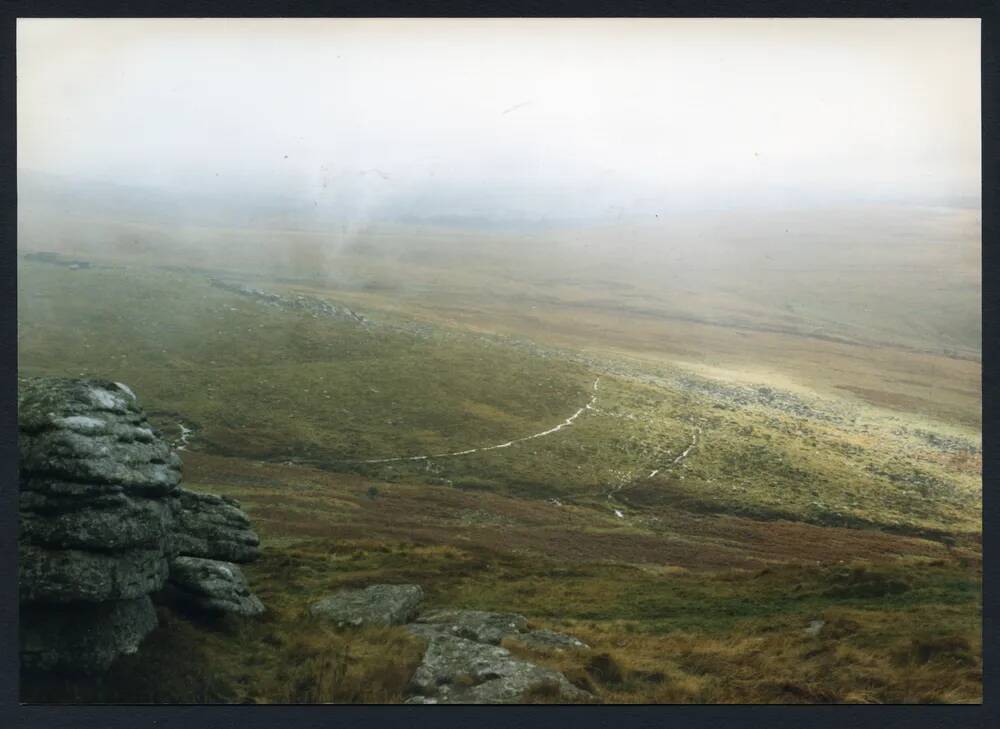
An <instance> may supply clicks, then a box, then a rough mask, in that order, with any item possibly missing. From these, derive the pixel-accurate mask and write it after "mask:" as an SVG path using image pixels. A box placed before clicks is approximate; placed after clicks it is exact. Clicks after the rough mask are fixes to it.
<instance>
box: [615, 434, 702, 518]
mask: <svg viewBox="0 0 1000 729" xmlns="http://www.w3.org/2000/svg"><path fill="white" fill-rule="evenodd" d="M701 433H702V430H701V426H698V425H696V426H694V430H693V431H691V442H690V443H689V444H688V447H687V448H685V449H684V451H683V452H682V453H681V454H680V455H679V456H677V457H676V458H675V459H674V460H672V461H671V462H670V463H668V464H667V465H666V466H661V467H660V468H654V469H653V470H652V471H651V472H650V474H649V475H648V476H646V477H645V478H643V479H641V480H643V481H648V480H649V479H651V478H653V477H654V476H656V474H658V473H666V472H667V471H669V470H670V469H672V468H673V467H674V466H678V465H680V464H681V463H683V462H684V459H686V458H687V457H688V456H689V455H690V454H691V451H692V449H694V447H695V446H696V445H698V436H699V435H701ZM639 480H640V479H634V480H632V481H623V482H621V483H619V484H617V485H616V486H612V487H611V488H610V489H609V490H608V493H607V500H608V501H609V502H612V501H614V500H615V498H616V497H617V495H618V493H619V492H620V491H624V490H625V489H628V488H631V487H632V486H634V485H635V484H636V483H637V482H638V481H639ZM612 511H614V513H615V516H617V517H618V518H619V519H624V518H625V515H624V514H623V513H622V512H621V510H620V509H615V508H614V507H612Z"/></svg>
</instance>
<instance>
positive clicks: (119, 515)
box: [18, 378, 259, 672]
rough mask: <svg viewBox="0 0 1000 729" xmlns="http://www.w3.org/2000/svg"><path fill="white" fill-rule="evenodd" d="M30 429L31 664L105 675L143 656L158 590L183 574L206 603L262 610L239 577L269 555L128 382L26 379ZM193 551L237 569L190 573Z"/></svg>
mask: <svg viewBox="0 0 1000 729" xmlns="http://www.w3.org/2000/svg"><path fill="white" fill-rule="evenodd" d="M18 428H19V435H20V442H19V451H20V459H19V460H20V463H19V469H20V472H19V483H20V499H19V506H20V520H21V530H20V536H19V540H18V552H19V595H18V597H19V602H20V606H21V611H20V616H21V658H22V665H23V666H24V667H25V668H28V669H34V670H60V671H84V672H97V671H101V670H103V669H105V668H107V667H108V666H109V665H110V664H111V662H112V661H113V660H114V659H115V658H116V657H117V656H118V655H120V654H122V653H130V652H133V651H134V650H136V649H137V647H138V645H139V643H140V642H141V640H142V639H143V637H144V636H145V635H146V634H147V633H148V632H149V631H150V630H152V629H153V628H154V627H155V626H156V613H155V609H154V607H153V604H152V601H151V596H152V595H153V594H155V593H158V592H159V591H160V590H161V589H162V588H163V587H164V585H165V584H166V583H167V581H168V579H170V577H171V573H172V571H174V570H176V574H177V575H178V577H177V582H178V583H179V584H180V585H181V586H182V588H181V589H180V591H181V592H182V594H183V593H184V592H187V593H190V594H192V595H194V596H195V597H196V599H193V600H192V602H194V603H195V604H196V605H201V606H203V607H205V608H206V609H213V610H215V609H226V608H227V607H230V609H231V611H233V612H237V613H239V614H244V615H246V614H252V613H253V611H254V608H255V607H256V605H257V604H259V601H256V598H253V599H250V598H252V596H251V595H249V589H248V588H247V586H246V582H245V580H244V579H243V576H242V573H240V572H239V570H238V569H235V570H233V569H229V568H230V567H235V566H234V565H230V564H229V562H230V561H248V560H250V559H253V558H255V557H256V556H257V554H258V553H259V549H258V544H259V541H258V539H257V537H256V535H254V534H253V532H252V531H251V530H250V528H249V521H248V519H247V518H246V515H245V514H243V512H242V511H241V510H240V509H239V505H238V504H237V503H236V502H233V501H232V500H227V499H225V498H223V497H212V496H208V495H199V494H194V493H193V492H189V491H186V490H184V489H181V488H180V486H179V483H180V479H181V462H180V459H179V458H178V457H177V454H176V453H174V452H173V451H172V450H171V448H170V446H169V445H168V444H167V443H166V442H165V441H164V440H163V439H162V438H161V436H160V434H159V433H158V432H157V431H155V430H154V429H153V428H152V427H151V426H150V424H149V423H148V421H147V419H146V416H145V413H144V412H143V410H142V409H141V407H140V406H139V403H138V401H137V399H136V396H135V394H134V393H133V392H132V391H131V390H130V389H129V388H128V387H127V386H125V385H122V384H121V383H115V382H109V381H102V380H75V379H63V378H19V380H18ZM184 556H188V557H197V558H200V559H201V560H202V561H209V560H225V561H224V562H218V565H220V567H219V568H218V569H215V570H212V569H211V568H210V567H207V566H205V565H202V568H201V569H200V570H192V569H188V568H187V565H183V564H182V565H181V566H180V567H178V564H179V563H178V559H179V558H181V557H184ZM227 565H228V567H227ZM226 569H228V570H229V573H230V574H231V578H232V579H231V585H230V586H229V587H228V588H227V589H223V588H222V586H221V584H222V582H223V581H224V580H223V579H221V578H220V577H219V576H218V575H222V576H223V577H224V576H225V574H226ZM209 572H213V573H214V574H215V575H216V576H215V577H212V578H211V579H210V578H208V577H205V583H206V585H199V586H198V587H195V585H197V584H198V580H197V579H196V578H197V576H198V575H207V574H208V573H209ZM254 601H256V603H255V602H254ZM258 612H259V611H258Z"/></svg>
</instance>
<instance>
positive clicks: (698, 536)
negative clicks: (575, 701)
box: [19, 264, 981, 701]
mask: <svg viewBox="0 0 1000 729" xmlns="http://www.w3.org/2000/svg"><path fill="white" fill-rule="evenodd" d="M19 274H20V285H19V320H20V326H19V358H20V366H21V368H22V370H23V371H25V372H36V373H53V374H55V373H59V374H70V375H77V374H89V375H95V376H102V377H109V378H112V379H116V380H121V381H124V382H127V383H129V384H130V385H131V386H133V387H134V388H135V389H136V390H137V391H138V392H139V393H140V396H141V398H142V400H143V402H144V404H145V406H146V407H147V409H148V410H150V411H152V412H154V413H157V416H156V419H157V422H158V423H159V424H160V425H161V426H162V427H163V428H164V429H165V430H166V431H167V432H168V433H171V432H175V429H176V423H177V420H178V418H180V419H182V420H183V422H185V423H187V424H189V425H193V426H195V428H196V434H195V439H194V441H193V444H192V446H191V448H192V450H191V451H189V452H188V454H187V455H186V458H185V461H186V472H185V480H186V481H187V483H188V485H189V486H191V487H192V488H196V489H198V488H203V489H205V490H210V491H215V492H221V493H229V494H232V495H234V496H236V497H237V498H240V499H241V500H242V501H243V502H244V504H245V505H246V507H247V509H248V511H250V513H251V516H252V518H253V520H254V522H255V524H256V525H257V526H258V528H259V530H260V531H261V534H262V536H263V537H264V544H265V557H264V559H263V560H262V562H261V563H259V564H257V565H253V566H251V567H250V568H249V570H248V572H249V575H250V578H251V581H252V583H253V585H254V587H255V589H256V590H257V591H258V592H259V594H260V595H261V597H262V598H263V599H264V601H265V603H266V604H267V605H268V606H269V608H270V613H269V616H268V618H267V619H266V620H265V621H264V622H263V623H260V624H254V623H241V622H239V621H228V622H225V623H224V624H222V625H214V626H205V625H194V624H192V623H190V622H189V621H187V620H183V619H170V620H169V621H168V622H167V623H166V624H165V625H164V626H163V627H161V628H160V629H159V631H158V632H157V633H156V635H154V636H153V637H152V638H151V640H150V643H149V645H148V646H147V649H146V650H144V652H143V654H142V655H141V656H139V657H136V658H135V659H129V660H126V661H124V662H123V663H122V664H121V666H120V667H119V668H118V669H116V670H117V671H120V672H121V673H120V674H118V675H119V678H120V680H112V681H110V682H105V683H104V684H102V685H101V686H97V687H95V686H94V685H91V684H88V683H86V682H83V683H81V682H69V683H64V684H61V685H58V686H53V685H51V684H46V685H41V686H35V687H34V688H32V685H30V684H29V686H28V687H27V689H26V690H27V693H26V698H30V697H31V696H35V697H49V698H51V697H53V696H56V697H64V698H66V697H73V696H76V697H77V698H81V699H82V700H86V699H87V698H104V700H138V701H144V700H159V701H164V700H166V701H178V700H181V701H184V700H191V701H199V700H220V701H242V700H256V701H322V700H337V701H389V700H396V699H398V698H399V697H400V696H401V692H402V690H403V684H404V683H405V679H406V676H408V670H409V668H410V666H411V664H412V662H413V661H414V660H416V656H417V655H418V650H417V648H415V647H414V646H412V644H411V643H410V642H408V641H407V639H406V638H405V637H404V636H402V635H401V634H400V633H399V632H398V631H373V632H362V633H351V634H337V633H336V632H334V631H331V630H329V629H327V628H323V627H317V626H315V625H313V624H312V623H311V622H310V621H308V620H306V619H304V617H303V616H304V612H305V608H306V606H307V605H308V604H309V602H310V601H311V600H314V599H316V598H317V597H319V596H320V595H322V594H324V593H325V592H328V591H329V590H330V589H332V588H334V587H337V586H339V585H347V584H365V583H367V582H371V581H374V580H390V581H391V580H403V579H406V580H414V581H418V582H420V583H421V584H422V585H424V587H425V589H427V591H428V593H429V601H430V602H431V603H432V604H440V605H464V606H469V607H481V608H495V609H510V610H518V611H521V612H524V613H525V614H527V615H528V616H529V617H531V618H532V619H533V620H535V621H536V622H538V623H539V624H545V625H552V626H554V627H559V626H565V627H571V628H572V630H573V631H575V632H576V633H577V634H579V635H581V637H584V638H585V639H587V640H589V641H591V642H592V643H593V644H594V645H595V647H596V648H598V649H599V650H600V651H606V652H609V653H610V654H612V655H613V657H614V660H615V661H617V662H618V663H620V664H621V665H622V666H623V667H624V676H623V677H622V679H621V680H620V681H616V680H610V681H609V680H606V679H607V676H605V674H604V673H602V672H601V671H596V670H595V669H594V668H593V667H591V670H590V671H589V672H588V670H587V667H586V665H585V661H584V659H582V658H580V659H576V658H572V659H571V658H565V657H557V658H553V657H549V658H545V657H540V659H542V660H553V661H555V662H556V663H558V664H559V665H561V666H562V667H564V668H566V670H567V671H568V673H569V674H570V675H572V676H574V677H575V678H576V680H578V681H579V682H581V683H583V684H589V685H590V686H591V687H593V688H594V689H595V690H596V691H597V692H598V693H599V694H600V696H601V697H602V698H603V699H604V700H609V701H636V700H639V701H800V700H801V701H842V700H846V701H856V700H876V701H904V700H905V701H928V700H943V701H973V700H978V697H979V691H980V688H979V673H978V672H979V661H980V658H979V642H980V641H979V636H978V616H979V592H980V591H979V580H980V566H979V564H980V563H979V546H978V541H979V534H980V531H981V529H980V523H979V504H980V499H981V487H980V469H981V460H980V458H979V456H978V453H977V452H976V451H975V450H972V451H971V452H965V451H962V450H961V449H959V450H958V451H956V450H954V449H951V450H942V449H941V448H938V447H935V446H934V445H933V444H932V443H930V442H929V441H928V440H927V437H926V435H922V433H926V432H931V431H933V432H935V433H938V434H939V435H942V436H946V437H951V438H958V439H960V441H961V442H963V443H966V442H967V443H971V444H972V446H973V447H975V446H976V445H977V437H978V433H977V431H976V429H975V428H974V427H970V425H968V424H963V423H969V422H970V420H969V419H968V413H969V409H968V408H967V407H965V405H964V404H963V403H964V401H962V400H961V399H960V398H955V399H953V400H951V401H949V407H950V408H951V409H950V410H949V409H948V408H945V409H943V410H938V411H935V412H933V413H924V414H914V413H913V412H912V411H906V409H905V408H902V409H897V410H896V411H885V410H881V409H878V408H873V407H867V406H864V405H861V404H859V403H858V402H857V401H853V400H851V399H841V398H832V397H830V396H829V395H827V396H826V397H815V396H808V397H806V396H805V395H801V396H800V399H799V400H794V399H793V400H779V401H778V402H777V404H775V402H773V401H769V400H768V399H767V398H756V399H755V396H754V397H750V398H749V400H748V399H747V398H748V395H747V394H746V392H743V391H742V390H739V391H734V390H733V389H732V382H731V381H730V382H728V383H726V384H724V385H723V386H720V387H716V386H714V385H713V381H712V380H709V379H705V378H692V377H691V375H690V373H689V370H685V369H678V368H677V367H675V366H673V365H671V364H670V363H669V362H668V361H667V359H666V358H665V357H663V356H662V353H660V354H659V355H657V356H655V357H650V356H649V355H648V353H647V352H642V354H643V358H641V359H636V358H634V357H631V358H627V357H623V356H621V352H620V351H619V352H618V353H616V354H615V356H613V357H609V356H606V355H605V356H602V357H599V358H597V357H594V356H591V357H590V360H589V362H588V359H587V358H581V357H573V358H567V357H563V356H558V353H555V352H553V351H551V350H544V349H541V348H537V347H535V348H532V347H524V346H514V344H515V343H513V342H510V341H507V340H506V339H505V338H504V337H494V336H482V335H479V334H468V333H463V332H462V331H458V330H455V329H449V328H442V327H439V326H433V327H429V328H426V329H420V330H415V331H400V330H397V329H392V328H388V327H384V326H382V327H375V328H374V329H373V330H372V331H371V332H367V331H365V330H363V329H360V328H356V327H354V326H353V325H348V324H342V323H337V322H333V321H331V320H320V319H313V318H311V317H309V316H304V315H302V314H297V313H290V312H285V311H282V310H279V309H274V308H270V307H265V306H262V305H260V304H257V303H255V302H253V301H250V300H247V299H245V298H241V297H239V296H235V295H233V294H229V293H226V292H224V291H221V290H219V289H215V288H212V287H211V286H209V285H208V284H207V282H206V280H205V279H204V277H201V276H197V275H192V274H190V273H184V272H165V271H163V270H158V271H151V270H148V269H143V268H140V267H134V268H131V269H120V268H108V269H97V270H88V271H69V270H66V269H63V268H59V267H55V266H49V265H44V264H25V265H23V266H22V267H21V269H20V270H19ZM272 285H273V286H278V285H279V284H277V283H273V282H272ZM376 300H377V299H375V298H371V299H370V301H376ZM383 302H384V299H383ZM375 314H376V315H377V316H379V317H381V318H382V319H391V318H392V316H393V314H392V312H389V311H383V312H382V313H381V314H379V313H378V312H375ZM641 334H642V331H641V327H640V329H639V331H638V332H633V333H631V334H630V333H629V332H628V331H627V330H622V331H621V333H620V336H621V337H622V338H624V339H625V340H628V338H629V337H641ZM768 336H771V335H763V334H757V335H754V336H753V337H752V339H753V340H757V339H758V338H766V337H768ZM598 339H600V337H598ZM552 340H554V341H557V342H558V343H562V342H559V337H552ZM632 341H634V339H633V340H632ZM612 344H616V343H615V342H612ZM618 344H619V346H620V343H618ZM750 349H751V350H752V349H753V348H752V347H750ZM633 351H634V350H633ZM862 352H863V353H867V350H862ZM854 354H855V356H858V354H859V353H858V352H857V351H856V352H855V353H854ZM813 356H816V355H813ZM882 356H884V355H883V353H882V352H880V351H877V350H873V351H872V353H871V357H872V358H873V360H870V361H867V363H865V362H866V361H864V360H863V361H862V364H861V365H857V366H856V367H855V370H853V371H857V372H866V375H867V376H868V377H871V375H870V370H871V367H872V361H874V362H875V363H876V364H877V363H878V361H879V358H880V357H882ZM892 356H895V357H897V359H898V358H903V359H905V357H904V356H903V355H898V354H897V355H892ZM844 359H845V361H846V360H847V359H848V358H846V357H845V358H844ZM914 361H916V362H918V364H916V365H914V364H913V362H914ZM949 362H950V363H953V362H955V361H954V360H949ZM949 366H953V365H949ZM954 366H959V365H954ZM904 367H908V368H910V369H916V370H919V368H920V365H919V356H918V355H913V356H912V357H911V359H909V360H906V361H905V362H904ZM599 372H601V373H603V374H602V380H601V386H600V389H599V398H598V401H597V403H596V405H597V409H596V411H595V412H592V413H588V414H587V415H586V416H585V417H582V418H581V419H580V420H578V421H577V423H576V424H574V425H573V426H572V427H570V428H567V429H565V430H564V431H561V432H560V433H558V434H556V435H554V436H550V437H548V438H543V439H538V440H533V441H528V442H526V443H522V444H518V445H516V446H513V447H511V448H508V449H503V450H497V451H490V452H487V453H482V454H475V455H474V456H469V457H465V458H460V459H452V460H440V461H431V462H420V463H416V464H380V465H372V466H358V465H349V464H345V463H343V461H344V460H345V459H348V460H349V459H359V458H372V457H381V456H392V455H406V454H412V453H422V452H427V451H428V450H431V451H437V450H457V449H461V448H465V447H473V446H477V445H484V444H490V443H499V442H503V441H505V440H507V439H509V438H511V437H517V436H520V435H526V434H528V433H533V432H538V431H540V430H544V429H546V428H549V427H552V426H553V425H555V424H556V423H558V422H560V421H561V420H562V419H564V418H565V417H567V416H568V415H570V414H571V413H572V412H574V411H575V410H576V409H577V408H578V407H580V406H582V405H583V404H584V403H585V402H587V400H588V398H589V396H590V386H591V384H592V382H593V378H594V376H596V374H598V373H599ZM849 375H850V371H848V373H847V374H846V375H845V376H846V377H849ZM925 376H926V375H925ZM965 381H966V382H967V381H968V378H967V379H966V380H965ZM852 383H855V380H853V379H850V380H849V381H848V383H846V384H852ZM867 384H868V383H866V385H867ZM880 384H883V385H884V383H880ZM727 388H729V389H727ZM741 392H742V394H740V393H741ZM734 393H735V394H734ZM789 403H792V404H793V405H795V404H796V403H799V404H807V405H808V409H807V410H802V409H801V408H798V409H795V408H793V409H791V410H790V409H789ZM963 408H964V409H963ZM948 413H953V414H954V415H955V416H954V417H951V418H948V417H947V416H948ZM936 417H937V418H940V417H945V418H946V419H947V420H950V422H943V421H942V420H940V419H936ZM972 422H974V421H972ZM696 427H698V428H701V429H702V440H701V441H700V443H699V444H698V446H696V448H695V449H694V451H693V452H692V455H691V456H690V457H689V459H688V460H686V461H685V462H684V463H683V465H680V466H678V467H676V468H673V469H670V470H667V471H665V472H664V473H663V474H661V475H658V476H657V477H655V478H653V479H646V480H643V479H642V478H641V477H642V476H644V475H645V474H648V472H649V471H651V470H652V469H653V468H657V467H661V466H662V465H663V464H664V463H665V462H669V460H670V459H671V458H672V457H674V456H675V455H676V454H677V453H678V452H680V451H681V450H682V449H683V448H685V447H686V446H687V444H688V443H689V442H690V437H691V434H692V432H693V430H694V428H696ZM668 452H669V455H668ZM291 460H295V461H298V462H299V463H300V465H288V464H285V463H284V462H285V461H291ZM373 487H374V491H372V488H373ZM612 487H621V490H619V491H618V492H617V497H616V500H615V501H614V502H611V501H609V500H608V498H607V492H608V490H609V489H611V488H612ZM550 497H558V498H559V499H560V503H562V504H563V505H562V506H556V505H555V504H550V503H547V502H546V501H545V499H547V498H550ZM613 508H618V509H620V510H621V511H622V512H623V513H624V515H625V518H618V517H616V516H615V515H614V514H613V512H612V509H613ZM844 527H869V528H865V529H859V528H844ZM921 536H922V537H924V538H921ZM928 537H930V539H928ZM942 538H944V542H945V543H948V544H951V543H954V545H955V546H954V547H953V548H952V547H946V546H945V543H943V542H942V541H941V539H942ZM861 560H863V561H864V563H863V564H862V563H861V562H860V561H861ZM848 565H854V566H855V567H856V568H857V569H848ZM706 575H708V577H706ZM900 585H902V587H900ZM831 590H832V591H833V592H831ZM838 590H839V592H838ZM566 595H571V596H572V599H569V600H568V599H566ZM901 615H905V616H907V618H908V619H906V620H900V619H899V618H900V616H901ZM909 618H912V620H910V619H909ZM814 619H825V620H827V622H828V623H829V624H830V626H833V627H831V628H830V629H829V630H827V632H826V633H825V634H823V633H821V635H820V637H818V638H812V637H809V636H808V635H806V634H805V633H804V632H803V630H804V627H805V626H806V625H807V624H808V622H809V621H810V620H814ZM917 624H919V625H921V626H923V627H922V628H921V629H920V630H919V631H916V632H914V631H912V630H911V629H910V626H911V625H917ZM825 630H826V629H825ZM178 643H180V644H183V645H185V646H189V647H190V651H187V652H182V653H184V655H183V657H177V656H176V655H175V654H176V653H177V651H176V648H175V646H176V645H177V644H178ZM168 654H169V655H171V656H174V657H173V658H172V659H171V660H170V661H167V662H166V663H164V664H163V665H164V666H165V667H166V668H165V669H163V670H169V671H170V673H171V674H172V675H173V676H174V678H172V679H169V680H167V679H166V677H165V676H164V675H162V673H161V671H160V670H159V669H155V668H151V666H153V665H154V664H156V663H157V661H155V660H153V659H151V658H149V657H150V656H152V657H153V658H158V657H164V658H165V657H166V656H167V655H168ZM395 655H398V656H399V658H398V660H390V657H391V656H395ZM178 662H180V663H182V664H184V665H178ZM198 676H201V677H203V679H205V677H209V676H210V677H211V680H201V681H200V682H199V680H198V679H197V677H198ZM185 677H186V678H185ZM112 687H114V688H112ZM32 691H34V692H35V693H34V694H32ZM109 692H110V695H109Z"/></svg>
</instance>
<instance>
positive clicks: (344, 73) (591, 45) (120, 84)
mask: <svg viewBox="0 0 1000 729" xmlns="http://www.w3.org/2000/svg"><path fill="white" fill-rule="evenodd" d="M17 33H18V45H17V64H18V164H19V168H21V169H24V170H33V171H40V172H49V173H55V174H64V175H74V176H85V177H90V178H97V179H102V180H110V181H115V182H119V183H125V184H132V183H136V184H143V185H154V186H163V187H171V188H180V189H186V190H205V191H224V192H231V191H234V190H240V189H243V190H254V191H258V192H259V191H265V192H266V191H280V192H283V193H285V194H290V195H298V196H303V195H304V196H308V197H310V198H315V199H317V200H319V201H323V202H324V203H325V202H328V198H329V199H333V198H337V199H351V200H354V201H356V202H357V204H371V202H372V200H380V201H390V204H398V205H400V206H402V207H404V208H405V207H406V205H407V204H410V205H413V204H414V203H413V201H414V200H417V201H419V204H420V205H429V206H431V207H433V206H434V205H435V204H438V205H443V206H444V207H448V205H449V204H450V205H452V209H451V210H450V212H455V211H456V209H458V210H459V211H462V210H464V211H466V212H468V211H472V210H474V209H475V208H477V206H479V207H484V208H488V207H490V206H491V205H499V206H501V207H503V206H507V207H509V208H511V209H518V210H521V211H522V212H523V211H525V210H527V211H533V210H536V209H537V210H549V211H551V210H552V209H553V207H555V208H560V209H561V210H562V212H564V213H566V214H567V215H572V214H575V213H579V212H580V211H585V210H588V209H593V208H595V207H600V208H601V209H604V210H612V209H615V208H616V207H617V208H625V209H627V210H628V209H635V210H639V209H643V208H644V207H649V206H650V205H653V206H654V207H655V205H658V204H661V203H662V201H663V200H673V201H683V202H685V203H690V204H694V203H697V202H698V201H705V200H713V199H722V198H726V199H731V198H733V197H735V198H740V197H741V196H743V197H745V198H746V199H747V200H756V199H761V200H763V199H771V200H776V201H778V202H794V201H796V200H797V199H812V200H816V199H819V200H822V199H824V198H827V197H836V196H851V195H857V196H860V197H866V196H867V197H879V196H892V197H904V198H905V197H914V198H920V197H927V196H930V197H949V196H955V195H977V194H978V193H979V189H980V79H979V21H978V20H975V19H971V20H970V19H962V20H930V19H914V20H876V19H844V20H251V19H234V20H195V19H191V20H24V19H22V20H19V21H18V27H17ZM435 201H436V202H435ZM442 201H444V202H442ZM448 201H451V202H450V203H449V202H448ZM446 212H447V211H446Z"/></svg>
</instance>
